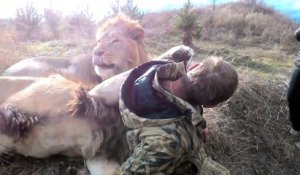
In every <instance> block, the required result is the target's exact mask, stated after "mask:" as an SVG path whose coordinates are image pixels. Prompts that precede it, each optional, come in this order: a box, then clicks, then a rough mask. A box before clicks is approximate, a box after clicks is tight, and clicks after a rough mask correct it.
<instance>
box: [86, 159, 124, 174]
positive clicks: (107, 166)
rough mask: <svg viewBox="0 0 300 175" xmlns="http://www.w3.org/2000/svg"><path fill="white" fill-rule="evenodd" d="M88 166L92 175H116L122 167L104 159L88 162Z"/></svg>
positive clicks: (89, 160)
mask: <svg viewBox="0 0 300 175" xmlns="http://www.w3.org/2000/svg"><path fill="white" fill-rule="evenodd" d="M86 166H87V169H88V171H89V173H90V175H114V174H115V173H116V171H117V170H118V169H119V167H120V165H119V164H118V163H116V162H114V161H108V160H106V159H105V158H103V157H96V158H94V159H88V160H86Z"/></svg>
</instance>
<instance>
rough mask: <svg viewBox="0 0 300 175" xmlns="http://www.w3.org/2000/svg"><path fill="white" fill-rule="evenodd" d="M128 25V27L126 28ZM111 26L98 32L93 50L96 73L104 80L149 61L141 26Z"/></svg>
mask: <svg viewBox="0 0 300 175" xmlns="http://www.w3.org/2000/svg"><path fill="white" fill-rule="evenodd" d="M125 27H126V28H125ZM125 27H124V25H122V26H116V27H111V28H108V29H107V30H105V31H104V32H101V33H99V34H97V36H96V38H97V45H96V47H95V48H94V51H93V64H94V68H95V71H96V74H97V75H98V76H100V77H101V79H102V80H105V79H107V78H110V77H112V76H114V75H117V74H119V73H121V72H124V71H126V70H129V69H131V68H134V67H136V66H138V65H140V64H142V63H144V62H146V61H147V59H146V53H145V50H144V45H143V42H142V40H143V37H144V31H143V29H142V28H141V27H136V26H135V27H134V28H132V27H131V28H129V26H126V25H125Z"/></svg>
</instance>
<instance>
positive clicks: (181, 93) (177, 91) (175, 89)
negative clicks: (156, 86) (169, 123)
mask: <svg viewBox="0 0 300 175" xmlns="http://www.w3.org/2000/svg"><path fill="white" fill-rule="evenodd" d="M161 85H162V87H163V88H164V89H166V90H167V91H169V92H170V93H172V94H173V95H174V96H177V97H179V98H182V99H186V91H185V88H184V85H183V84H182V81H181V80H180V79H178V80H175V81H171V80H165V81H163V82H162V83H161Z"/></svg>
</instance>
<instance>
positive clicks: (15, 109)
mask: <svg viewBox="0 0 300 175" xmlns="http://www.w3.org/2000/svg"><path fill="white" fill-rule="evenodd" d="M192 54H193V53H192V50H191V49H190V48H188V47H185V46H179V47H175V48H173V49H171V50H169V51H168V52H166V53H165V54H163V55H162V56H161V57H160V58H159V59H172V60H177V61H186V62H187V60H189V58H190V57H191V55H192ZM129 73H130V71H127V72H124V73H121V74H119V75H116V76H114V77H112V78H109V79H107V80H105V81H103V82H102V83H100V84H99V85H97V86H96V87H94V88H93V89H91V90H89V91H87V90H85V89H84V88H82V85H81V84H80V83H77V82H74V81H71V80H68V79H66V78H64V77H62V76H60V75H53V76H49V77H44V78H39V80H32V79H28V80H27V81H29V82H30V81H32V83H31V84H30V85H29V86H28V87H27V88H25V89H23V90H21V91H19V92H18V93H15V94H14V95H12V96H10V97H9V98H8V99H7V100H6V101H5V103H4V104H3V105H2V106H1V107H0V153H3V152H7V151H14V152H17V153H20V154H23V155H26V156H32V157H38V158H42V157H47V156H50V155H53V154H63V155H67V156H83V157H84V158H85V159H86V160H87V166H88V169H89V171H90V173H91V174H92V175H98V174H106V175H108V174H109V172H110V173H114V170H116V169H117V167H118V166H119V164H121V163H122V162H123V161H125V159H126V158H127V157H128V154H129V152H128V151H129V149H128V148H127V141H126V136H125V133H126V132H125V127H124V125H123V122H122V121H121V116H120V113H119V108H118V105H116V104H113V103H112V102H111V101H110V99H116V98H118V97H117V96H118V94H119V93H118V92H119V89H120V86H121V84H122V83H123V81H124V80H125V78H126V77H127V76H128V74H129ZM109 168H112V169H111V170H110V169H109ZM101 172H102V173H101ZM104 172H105V173H104Z"/></svg>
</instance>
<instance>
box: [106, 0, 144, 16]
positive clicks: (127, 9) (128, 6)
mask: <svg viewBox="0 0 300 175" xmlns="http://www.w3.org/2000/svg"><path fill="white" fill-rule="evenodd" d="M111 10H112V15H111V16H115V15H117V14H118V13H119V12H121V13H124V14H125V15H126V16H128V17H130V18H131V19H136V20H142V18H143V16H144V13H143V12H141V11H140V9H139V7H138V6H137V5H135V4H134V3H133V0H126V2H125V4H124V5H122V6H121V5H120V1H119V0H116V1H115V3H114V4H112V5H111Z"/></svg>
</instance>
